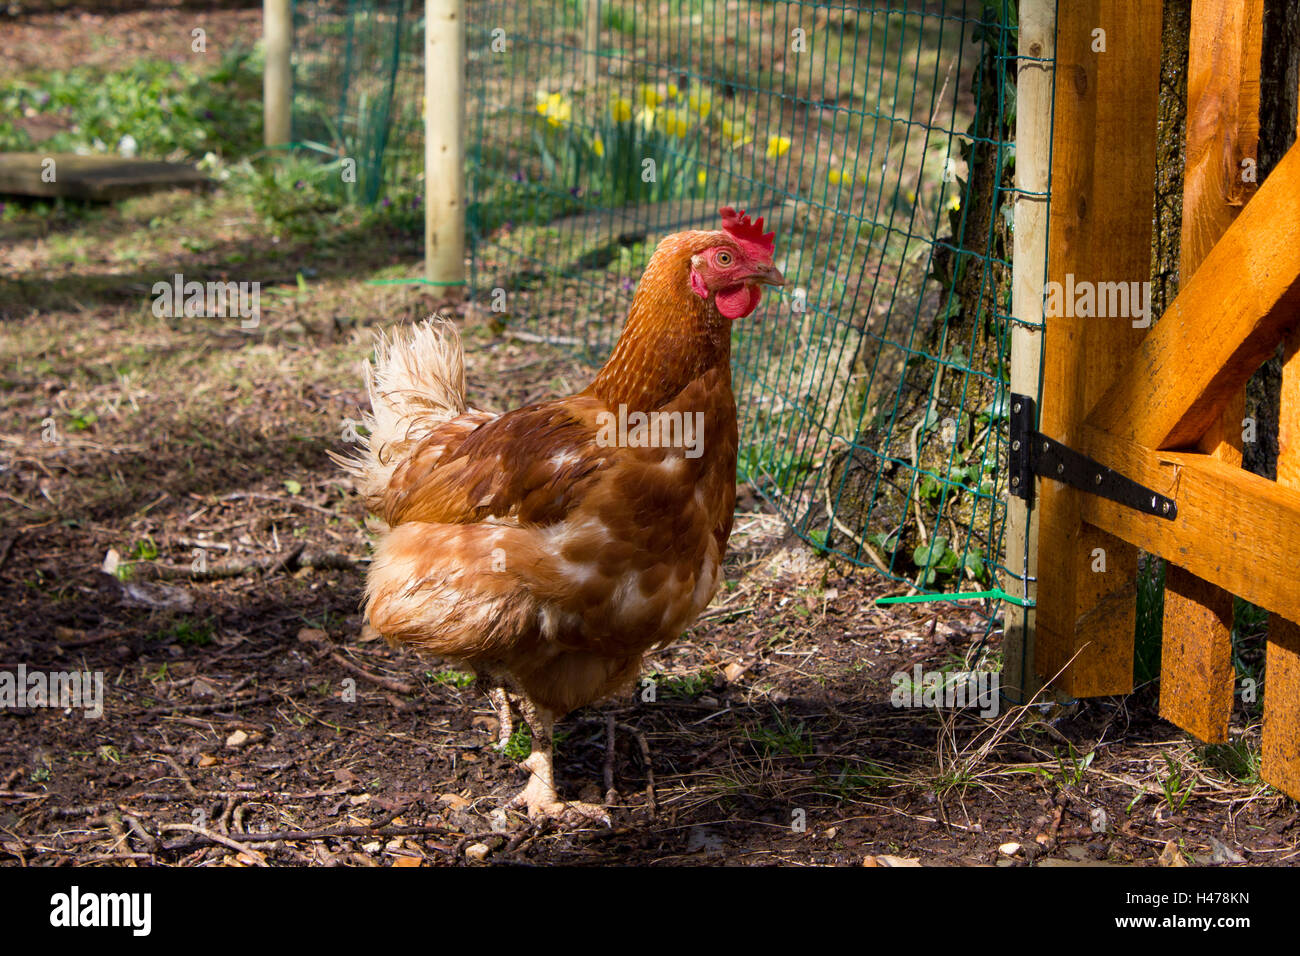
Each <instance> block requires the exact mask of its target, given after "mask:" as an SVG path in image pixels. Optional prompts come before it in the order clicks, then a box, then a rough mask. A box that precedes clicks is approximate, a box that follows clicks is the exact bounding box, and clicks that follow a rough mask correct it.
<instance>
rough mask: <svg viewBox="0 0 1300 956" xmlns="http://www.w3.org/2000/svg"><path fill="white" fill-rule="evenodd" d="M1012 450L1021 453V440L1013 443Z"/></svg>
mask: <svg viewBox="0 0 1300 956" xmlns="http://www.w3.org/2000/svg"><path fill="white" fill-rule="evenodd" d="M1011 450H1012V451H1020V439H1019V438H1017V439H1016V440H1015V441H1013V442H1012V443H1011Z"/></svg>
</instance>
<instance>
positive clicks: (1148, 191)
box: [1034, 0, 1162, 697]
mask: <svg viewBox="0 0 1300 956" xmlns="http://www.w3.org/2000/svg"><path fill="white" fill-rule="evenodd" d="M1057 16H1058V18H1059V20H1058V26H1057V39H1056V93H1055V100H1054V103H1055V130H1054V133H1053V140H1054V142H1053V147H1052V208H1051V216H1050V218H1051V229H1050V240H1049V241H1050V246H1049V250H1048V280H1049V299H1048V302H1049V306H1051V304H1052V294H1051V293H1052V291H1053V286H1052V285H1051V284H1052V283H1060V285H1059V286H1056V287H1055V289H1056V290H1057V291H1058V292H1059V295H1058V296H1057V297H1056V298H1057V301H1058V302H1059V303H1060V304H1061V306H1062V309H1061V311H1062V312H1063V313H1064V314H1059V315H1049V316H1048V318H1047V331H1046V354H1045V358H1044V365H1043V397H1042V410H1041V419H1040V425H1039V427H1040V429H1041V430H1042V431H1043V432H1044V433H1045V434H1047V435H1050V436H1052V437H1054V438H1056V439H1058V440H1060V441H1062V442H1064V443H1065V444H1066V445H1069V446H1071V447H1073V448H1078V449H1080V450H1081V451H1084V452H1085V453H1087V451H1088V449H1087V447H1086V445H1084V442H1083V440H1082V437H1083V436H1082V428H1081V426H1082V425H1083V422H1084V419H1085V417H1086V416H1087V415H1088V413H1089V411H1090V410H1091V409H1092V407H1093V406H1094V405H1095V404H1096V403H1097V401H1098V400H1099V399H1100V398H1101V396H1102V395H1103V393H1104V392H1105V390H1106V387H1107V386H1108V385H1109V384H1110V382H1111V380H1112V379H1113V378H1114V376H1115V374H1116V373H1117V372H1118V371H1119V370H1120V368H1121V367H1122V365H1123V362H1124V360H1125V358H1126V357H1127V356H1129V355H1131V354H1132V352H1133V349H1134V348H1136V346H1137V344H1138V343H1139V342H1140V341H1141V339H1142V336H1143V334H1144V332H1143V330H1142V329H1140V328H1134V326H1133V321H1134V319H1133V317H1132V316H1131V315H1129V316H1106V317H1100V316H1096V315H1095V314H1092V315H1090V314H1085V315H1083V316H1080V315H1078V314H1077V312H1078V311H1080V310H1075V309H1074V308H1073V306H1074V303H1073V302H1071V301H1070V299H1071V295H1070V292H1071V291H1073V290H1075V289H1077V283H1080V282H1087V283H1092V284H1093V289H1094V290H1097V288H1098V286H1099V285H1100V283H1103V282H1106V283H1126V284H1127V283H1143V282H1146V281H1147V280H1148V279H1149V278H1150V273H1151V218H1152V210H1153V208H1154V202H1155V162H1156V106H1157V102H1158V97H1159V78H1160V26H1161V16H1162V11H1161V5H1160V4H1159V3H1155V2H1146V3H1136V4H1134V3H1127V2H1122V0H1077V2H1076V0H1071V2H1070V3H1062V4H1060V6H1059V8H1058V10H1057ZM1082 311H1085V313H1086V312H1087V311H1088V310H1086V309H1084V310H1082ZM1131 311H1132V309H1131V306H1130V312H1131ZM1071 313H1074V314H1071ZM1081 494H1082V493H1081V492H1078V491H1074V490H1073V489H1070V488H1068V487H1067V486H1065V485H1062V484H1060V483H1058V482H1054V481H1043V482H1040V485H1039V502H1040V504H1039V509H1038V510H1039V516H1038V521H1039V538H1038V540H1039V552H1040V560H1039V565H1038V570H1039V575H1038V615H1037V617H1038V619H1037V634H1036V640H1035V649H1034V662H1035V666H1036V668H1037V670H1038V673H1039V674H1040V675H1042V676H1043V677H1045V678H1050V677H1052V676H1054V675H1055V674H1056V673H1057V672H1058V671H1060V670H1061V669H1062V668H1064V673H1063V674H1062V676H1061V678H1060V679H1059V680H1058V681H1057V684H1056V686H1057V687H1059V688H1060V690H1062V691H1063V692H1065V693H1068V694H1072V695H1074V696H1076V697H1084V696H1095V695H1099V694H1116V693H1127V692H1128V691H1130V690H1132V686H1133V629H1134V622H1135V611H1136V577H1137V552H1136V550H1135V549H1134V548H1133V547H1132V546H1131V545H1129V544H1126V543H1125V542H1123V541H1121V540H1120V539H1119V538H1116V537H1113V536H1111V535H1109V534H1106V533H1104V532H1102V531H1101V530H1099V529H1097V528H1094V527H1092V526H1091V525H1088V524H1085V523H1084V521H1083V518H1082V511H1081V505H1080V496H1081ZM1103 568H1104V570H1103ZM1071 660H1073V663H1070V662H1071ZM1067 664H1068V665H1069V666H1068V667H1067Z"/></svg>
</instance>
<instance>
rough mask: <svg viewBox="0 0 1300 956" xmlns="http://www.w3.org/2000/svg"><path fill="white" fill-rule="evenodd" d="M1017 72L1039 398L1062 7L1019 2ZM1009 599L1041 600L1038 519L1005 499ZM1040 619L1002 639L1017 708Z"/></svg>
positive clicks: (1021, 309)
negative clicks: (1055, 64)
mask: <svg viewBox="0 0 1300 956" xmlns="http://www.w3.org/2000/svg"><path fill="white" fill-rule="evenodd" d="M1019 23H1020V33H1019V41H1018V42H1019V45H1018V48H1017V53H1018V54H1019V56H1020V57H1022V58H1023V59H1021V60H1020V62H1019V63H1018V64H1017V67H1016V190H1017V192H1016V221H1015V235H1016V241H1015V244H1014V246H1013V247H1012V254H1011V314H1012V316H1014V317H1015V319H1016V320H1017V321H1016V324H1014V325H1012V327H1011V391H1012V392H1013V393H1014V394H1017V395H1030V396H1037V395H1038V380H1039V372H1040V371H1041V368H1042V358H1043V332H1042V329H1041V327H1036V326H1039V324H1040V323H1041V322H1042V319H1043V286H1044V283H1045V282H1046V279H1047V199H1046V196H1047V189H1048V184H1049V177H1050V174H1051V162H1052V75H1053V64H1052V63H1051V62H1050V61H1051V60H1052V58H1053V57H1054V56H1055V54H1056V0H1021V2H1020V18H1019ZM1006 533H1007V569H1008V571H1009V573H1010V577H1009V583H1008V585H1007V593H1009V594H1012V595H1014V596H1016V597H1019V598H1022V599H1025V600H1026V601H1027V602H1029V603H1030V604H1031V605H1032V602H1033V601H1034V599H1035V598H1036V597H1037V594H1038V588H1037V584H1036V582H1037V578H1038V547H1037V543H1038V520H1037V512H1036V511H1034V510H1032V509H1030V508H1029V507H1027V503H1026V502H1025V500H1024V499H1023V498H1019V497H1016V496H1015V495H1009V496H1008V498H1007V532H1006ZM1034 628H1035V611H1034V608H1033V607H1032V606H1029V607H1016V606H1015V605H1010V606H1009V607H1008V610H1007V616H1006V623H1005V624H1004V625H1003V638H1002V690H1003V693H1004V694H1005V695H1006V697H1007V699H1008V700H1010V701H1012V702H1014V703H1024V702H1025V701H1027V700H1029V699H1030V698H1031V697H1032V696H1033V695H1034V693H1035V692H1036V691H1037V690H1038V688H1039V687H1040V686H1041V681H1039V680H1038V677H1037V674H1036V673H1035V671H1034Z"/></svg>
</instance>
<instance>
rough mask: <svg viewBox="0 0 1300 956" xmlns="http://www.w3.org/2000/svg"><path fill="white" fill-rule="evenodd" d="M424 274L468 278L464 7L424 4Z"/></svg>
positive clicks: (458, 0) (444, 1)
mask: <svg viewBox="0 0 1300 956" xmlns="http://www.w3.org/2000/svg"><path fill="white" fill-rule="evenodd" d="M424 9H425V17H424V35H425V42H424V217H425V218H424V273H425V278H426V279H428V280H429V281H430V282H436V283H443V284H448V285H454V284H458V283H461V282H463V281H464V279H465V4H464V0H425V8H424Z"/></svg>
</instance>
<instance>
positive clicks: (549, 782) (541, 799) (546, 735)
mask: <svg viewBox="0 0 1300 956" xmlns="http://www.w3.org/2000/svg"><path fill="white" fill-rule="evenodd" d="M519 710H520V713H522V714H523V718H524V720H525V721H527V723H528V729H529V730H531V731H532V735H533V749H532V753H530V754H529V755H528V759H527V760H525V761H524V762H523V764H522V766H523V767H524V768H525V769H526V770H527V771H528V772H529V774H530V776H529V778H528V785H527V786H526V787H524V789H523V790H521V791H520V792H519V793H518V794H517V795H516V796H515V798H514V799H513V800H511V801H510V803H509V804H507V806H508V807H511V808H514V807H526V808H527V809H528V818H529V819H530V820H533V821H539V820H543V819H550V820H556V821H559V822H561V823H603V824H604V825H605V826H609V825H610V820H609V813H608V812H606V810H605V808H604V807H599V806H596V805H595V804H591V803H565V802H564V801H562V800H561V799H560V797H559V794H557V793H556V792H555V765H554V762H553V760H552V757H553V753H554V736H553V733H552V726H553V724H554V719H553V718H552V716H551V713H550V711H548V710H546V709H545V708H542V707H538V706H537V705H535V704H534V703H533V702H532V701H531V700H529V699H528V698H527V697H524V696H521V697H520V698H519Z"/></svg>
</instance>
